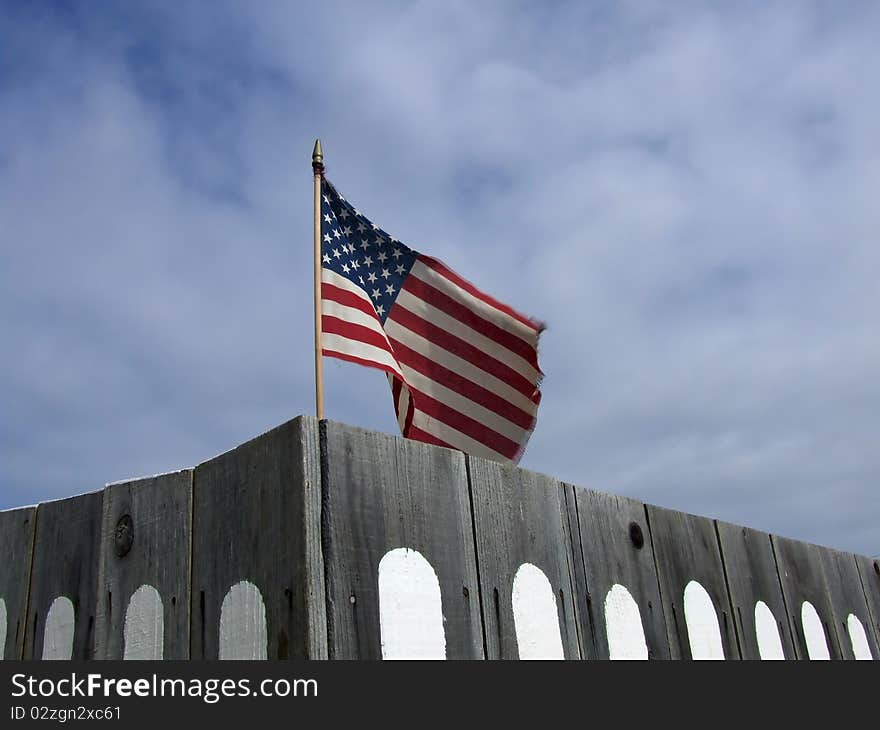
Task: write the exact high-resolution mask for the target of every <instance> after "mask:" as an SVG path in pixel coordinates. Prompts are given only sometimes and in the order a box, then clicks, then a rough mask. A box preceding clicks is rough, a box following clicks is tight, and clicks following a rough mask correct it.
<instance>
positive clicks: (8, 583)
mask: <svg viewBox="0 0 880 730" xmlns="http://www.w3.org/2000/svg"><path fill="white" fill-rule="evenodd" d="M36 515H37V508H36V507H24V508H22V509H14V510H8V511H5V512H0V556H3V557H2V559H3V569H2V570H0V599H2V600H3V609H4V611H3V613H4V614H5V615H4V616H2V617H0V618H2V619H5V622H4V623H5V625H4V626H0V634H2V635H3V637H4V641H3V645H2V646H0V659H21V652H22V647H23V646H24V633H25V631H24V630H25V623H26V622H27V597H28V586H29V583H30V577H31V559H32V556H33V549H34V525H35V522H36Z"/></svg>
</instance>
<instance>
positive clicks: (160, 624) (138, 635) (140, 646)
mask: <svg viewBox="0 0 880 730" xmlns="http://www.w3.org/2000/svg"><path fill="white" fill-rule="evenodd" d="M123 635H124V638H125V649H124V650H123V654H122V658H123V659H153V660H158V659H161V658H162V655H163V650H164V646H165V618H164V614H163V609H162V596H160V595H159V591H157V590H156V589H155V588H153V586H151V585H148V584H146V583H144V585H142V586H141V587H140V588H138V589H137V590H136V591H135V592H134V593H132V595H131V598H130V599H129V601H128V608H126V609H125V626H124V629H123Z"/></svg>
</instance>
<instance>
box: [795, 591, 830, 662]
mask: <svg viewBox="0 0 880 730" xmlns="http://www.w3.org/2000/svg"><path fill="white" fill-rule="evenodd" d="M801 626H802V627H803V630H804V642H805V643H806V645H807V655H808V656H809V657H810V659H812V660H820V661H823V660H828V659H831V655H830V654H829V652H828V642H827V641H826V639H825V628H824V627H823V626H822V619H821V618H819V614H818V613H817V612H816V609H815V607H814V606H813V604H812V603H810V602H809V601H804V602H803V603H802V604H801Z"/></svg>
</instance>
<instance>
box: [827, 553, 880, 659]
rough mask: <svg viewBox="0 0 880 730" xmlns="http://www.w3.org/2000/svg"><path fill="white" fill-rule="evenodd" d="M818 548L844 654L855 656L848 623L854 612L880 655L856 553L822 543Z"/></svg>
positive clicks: (875, 655)
mask: <svg viewBox="0 0 880 730" xmlns="http://www.w3.org/2000/svg"><path fill="white" fill-rule="evenodd" d="M818 552H819V555H820V557H821V559H822V568H823V570H824V571H825V585H826V586H827V588H828V596H829V598H830V601H831V609H832V611H833V613H834V628H835V631H836V633H837V640H838V643H839V644H840V653H841V656H842V657H843V658H844V659H855V655H854V654H853V646H852V640H851V638H850V634H849V627H848V625H847V618H848V616H849V615H850V614H853V615H854V616H855V617H856V618H857V619H858V620H859V621H860V622H861V624H862V626H863V627H864V629H865V636H866V638H867V639H868V647H869V648H870V650H871V656H872V658H874V659H880V650H878V646H877V637H876V636H875V635H874V632H873V630H872V628H871V625H872V616H871V612H870V610H869V608H868V603H867V601H866V599H865V591H864V589H863V587H862V580H861V578H860V577H859V566H858V564H857V563H856V558H855V556H854V555H853V554H852V553H846V552H843V551H841V550H834V549H832V548H826V547H820V548H819V551H818Z"/></svg>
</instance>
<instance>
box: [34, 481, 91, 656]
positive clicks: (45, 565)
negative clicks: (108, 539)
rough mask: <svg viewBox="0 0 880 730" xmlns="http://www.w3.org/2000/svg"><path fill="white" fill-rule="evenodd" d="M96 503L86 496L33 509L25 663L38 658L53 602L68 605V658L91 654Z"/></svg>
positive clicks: (89, 495)
mask: <svg viewBox="0 0 880 730" xmlns="http://www.w3.org/2000/svg"><path fill="white" fill-rule="evenodd" d="M101 501H102V493H101V492H92V493H90V494H83V495H80V496H78V497H70V498H68V499H62V500H59V501H57V502H45V503H44V504H41V505H39V507H37V525H36V535H35V537H34V557H33V568H32V570H31V587H30V593H29V596H28V625H27V628H26V631H25V648H24V658H25V659H41V658H42V657H43V654H44V652H43V648H44V647H43V640H44V633H45V629H46V616H47V614H48V612H49V609H50V608H51V607H52V605H53V603H54V602H55V600H56V599H58V598H65V599H66V600H69V601H70V603H71V604H72V606H73V613H74V627H73V649H72V653H71V656H70V658H72V659H91V658H93V656H94V621H95V596H96V593H97V587H98V548H99V542H100V535H101ZM58 605H60V604H58ZM65 605H66V604H65ZM50 628H51V627H50ZM47 653H48V652H47Z"/></svg>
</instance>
